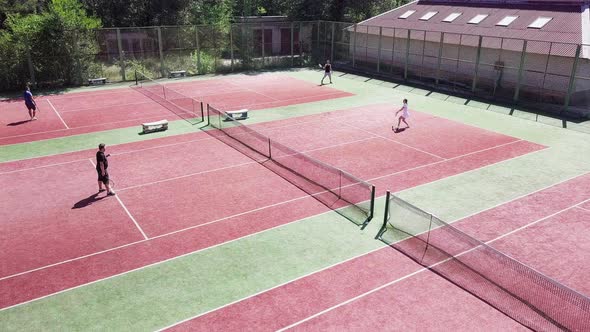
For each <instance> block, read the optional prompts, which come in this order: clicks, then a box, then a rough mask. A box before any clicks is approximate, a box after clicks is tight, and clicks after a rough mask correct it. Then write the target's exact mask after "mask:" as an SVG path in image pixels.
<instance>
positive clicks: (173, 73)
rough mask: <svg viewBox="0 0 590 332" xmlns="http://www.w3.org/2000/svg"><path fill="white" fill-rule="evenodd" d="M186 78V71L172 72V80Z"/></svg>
mask: <svg viewBox="0 0 590 332" xmlns="http://www.w3.org/2000/svg"><path fill="white" fill-rule="evenodd" d="M177 77H186V70H176V71H171V72H170V78H177Z"/></svg>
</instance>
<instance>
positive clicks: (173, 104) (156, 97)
mask: <svg viewBox="0 0 590 332" xmlns="http://www.w3.org/2000/svg"><path fill="white" fill-rule="evenodd" d="M135 88H136V90H137V91H139V92H141V93H142V94H143V95H145V96H146V97H148V98H150V99H151V100H153V101H155V102H157V103H158V104H160V105H161V106H163V107H165V108H166V109H168V110H169V111H171V112H172V113H174V114H176V115H177V116H178V117H180V118H181V119H183V120H185V121H187V122H188V123H190V124H196V123H201V122H203V118H204V104H203V102H201V101H200V100H197V99H195V98H191V97H187V96H185V95H183V94H181V93H179V92H177V91H175V90H173V89H171V88H170V87H167V86H166V85H164V84H160V83H158V82H156V81H155V80H153V79H152V78H150V77H149V76H147V75H145V74H143V73H141V72H139V71H137V72H135Z"/></svg>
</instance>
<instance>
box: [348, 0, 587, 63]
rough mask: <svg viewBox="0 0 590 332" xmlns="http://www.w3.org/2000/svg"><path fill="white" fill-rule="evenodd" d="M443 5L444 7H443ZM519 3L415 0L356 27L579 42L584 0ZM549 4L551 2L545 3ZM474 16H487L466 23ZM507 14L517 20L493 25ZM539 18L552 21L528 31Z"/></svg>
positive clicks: (474, 0)
mask: <svg viewBox="0 0 590 332" xmlns="http://www.w3.org/2000/svg"><path fill="white" fill-rule="evenodd" d="M533 1H534V2H536V3H537V4H536V5H531V4H530V3H532V2H533ZM443 2H444V3H446V4H443ZM458 2H460V3H458ZM484 2H485V3H484ZM523 2H527V1H522V0H518V1H507V0H496V1H491V0H470V1H465V0H463V1H459V0H445V1H433V0H430V1H416V2H413V3H410V4H408V5H405V6H402V7H399V8H397V9H395V10H392V11H390V12H387V13H384V14H382V15H379V16H376V17H374V18H371V19H369V20H367V21H364V22H361V23H360V24H359V25H361V26H363V25H367V26H382V27H388V28H402V29H415V30H426V31H441V32H445V33H457V34H472V35H481V36H490V37H506V38H515V39H526V40H538V41H546V42H563V43H574V44H580V43H582V12H583V6H584V3H588V0H578V1H574V0H561V1H555V0H551V1H550V0H531V1H528V3H529V4H524V3H523ZM543 2H547V4H545V5H543V4H541V3H543ZM549 2H551V3H550V4H549ZM572 2H573V4H572ZM515 3H517V4H515ZM408 10H415V11H416V12H415V13H414V14H413V15H411V16H410V17H408V18H407V19H400V18H399V16H400V15H402V14H403V13H405V12H406V11H408ZM431 11H436V12H438V13H437V14H436V15H435V16H434V17H432V18H431V19H430V20H428V21H422V20H420V17H422V16H423V15H424V14H426V13H427V12H431ZM457 12H460V13H462V15H461V16H459V17H458V18H457V19H456V20H455V21H453V22H452V23H447V22H443V19H444V18H445V17H447V16H448V15H450V14H451V13H457ZM478 14H488V15H489V16H488V17H487V18H485V19H484V20H483V21H482V22H481V23H479V24H468V23H467V22H468V21H469V20H471V19H472V18H473V17H474V16H476V15H478ZM508 15H514V16H518V18H517V19H516V20H515V21H514V22H512V23H511V24H510V25H509V26H508V27H503V26H496V24H497V23H498V22H499V21H500V20H502V19H503V18H504V17H506V16H508ZM541 16H542V17H551V18H552V20H551V21H550V22H549V23H547V24H546V25H545V26H544V27H543V28H541V29H531V28H528V25H529V24H531V23H532V22H533V21H535V19H537V18H538V17H541ZM371 30H373V29H371ZM371 33H374V31H371ZM568 53H569V52H568Z"/></svg>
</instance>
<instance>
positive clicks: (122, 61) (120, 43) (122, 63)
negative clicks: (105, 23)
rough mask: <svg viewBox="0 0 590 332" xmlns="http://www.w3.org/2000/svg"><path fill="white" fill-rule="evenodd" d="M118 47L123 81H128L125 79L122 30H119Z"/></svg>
mask: <svg viewBox="0 0 590 332" xmlns="http://www.w3.org/2000/svg"><path fill="white" fill-rule="evenodd" d="M117 47H118V48H119V66H120V67H121V79H122V80H123V81H126V80H127V79H126V77H125V58H124V57H125V52H123V42H122V41H121V29H119V28H117Z"/></svg>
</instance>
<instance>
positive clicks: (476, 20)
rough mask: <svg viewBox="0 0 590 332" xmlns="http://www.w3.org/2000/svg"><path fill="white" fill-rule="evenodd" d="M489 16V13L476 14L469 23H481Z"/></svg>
mask: <svg viewBox="0 0 590 332" xmlns="http://www.w3.org/2000/svg"><path fill="white" fill-rule="evenodd" d="M488 16H489V15H488V14H479V15H476V16H475V17H474V18H472V19H471V20H469V22H467V23H469V24H479V23H481V21H483V20H485V19H486V17H488Z"/></svg>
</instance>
